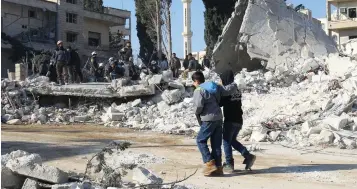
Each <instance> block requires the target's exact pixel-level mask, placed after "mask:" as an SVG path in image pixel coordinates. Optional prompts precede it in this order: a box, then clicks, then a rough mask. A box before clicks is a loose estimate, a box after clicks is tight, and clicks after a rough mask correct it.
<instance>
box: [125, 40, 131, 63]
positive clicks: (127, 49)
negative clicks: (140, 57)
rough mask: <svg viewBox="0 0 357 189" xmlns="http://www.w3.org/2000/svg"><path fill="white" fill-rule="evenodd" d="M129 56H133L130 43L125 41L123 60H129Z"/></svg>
mask: <svg viewBox="0 0 357 189" xmlns="http://www.w3.org/2000/svg"><path fill="white" fill-rule="evenodd" d="M130 57H133V49H132V48H131V43H130V42H127V43H126V47H125V54H124V61H125V62H129V59H130Z"/></svg>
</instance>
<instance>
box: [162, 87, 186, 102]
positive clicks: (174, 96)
mask: <svg viewBox="0 0 357 189" xmlns="http://www.w3.org/2000/svg"><path fill="white" fill-rule="evenodd" d="M182 95H183V93H182V91H181V90H179V89H174V90H165V91H164V92H163V93H162V94H161V98H162V99H163V100H164V101H165V102H166V103H167V104H173V103H176V102H178V101H180V100H181V99H182Z"/></svg>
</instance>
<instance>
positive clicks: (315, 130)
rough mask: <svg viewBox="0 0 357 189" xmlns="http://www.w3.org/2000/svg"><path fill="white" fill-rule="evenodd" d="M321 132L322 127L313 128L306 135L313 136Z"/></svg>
mask: <svg viewBox="0 0 357 189" xmlns="http://www.w3.org/2000/svg"><path fill="white" fill-rule="evenodd" d="M321 131H322V129H321V127H311V128H310V129H309V130H308V131H307V133H306V135H307V136H309V135H311V134H320V133H321Z"/></svg>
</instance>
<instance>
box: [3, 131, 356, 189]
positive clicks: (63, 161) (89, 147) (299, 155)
mask: <svg viewBox="0 0 357 189" xmlns="http://www.w3.org/2000/svg"><path fill="white" fill-rule="evenodd" d="M1 128H2V132H1V145H2V146H1V151H2V154H4V153H8V152H11V151H13V150H17V149H21V150H25V151H28V152H31V153H38V154H40V155H41V156H42V158H43V159H45V161H46V162H45V163H46V164H49V165H53V166H57V167H59V168H61V169H63V170H67V171H74V172H83V170H84V168H85V164H86V161H87V159H88V158H89V157H90V156H91V154H93V153H94V152H97V151H98V150H100V149H101V147H103V146H105V145H106V144H108V143H109V142H110V141H112V140H128V141H130V142H132V143H133V146H132V147H131V148H130V150H132V151H134V152H145V153H149V154H152V155H155V156H157V157H164V158H165V161H164V162H163V163H157V164H151V165H148V166H147V168H150V169H152V170H153V171H155V172H156V173H160V172H161V173H166V174H163V175H160V176H161V177H162V178H163V179H164V180H165V182H170V181H174V180H176V179H177V177H179V178H181V177H183V176H184V175H185V174H186V175H189V174H190V173H192V172H193V171H194V170H195V169H196V168H199V171H198V172H197V174H195V175H194V176H193V177H191V178H190V179H189V180H187V181H185V182H184V184H190V185H193V186H196V187H198V188H244V189H250V188H251V189H257V188H274V189H279V188H284V189H287V188H289V189H295V188H296V189H301V188H314V189H319V188H321V189H328V188H336V189H337V188H338V189H341V188H348V189H352V188H356V185H357V150H338V149H319V148H316V147H315V148H313V149H306V148H292V147H283V146H281V145H277V144H259V145H260V148H261V149H262V150H261V151H259V152H255V154H256V155H257V161H256V164H255V166H254V171H253V172H251V173H247V172H245V171H239V169H240V170H242V169H243V168H244V167H243V165H240V162H242V158H241V157H240V156H239V155H236V156H235V160H236V165H237V166H236V169H237V171H236V173H234V174H230V175H225V176H224V177H210V178H207V177H203V176H202V174H200V173H201V165H202V162H201V157H200V154H199V152H198V150H197V147H196V145H195V140H194V139H192V138H188V137H185V136H173V135H164V134H158V133H152V132H141V131H140V132H139V131H133V130H129V129H122V128H105V127H102V126H88V125H82V126H48V125H46V126H2V127H1Z"/></svg>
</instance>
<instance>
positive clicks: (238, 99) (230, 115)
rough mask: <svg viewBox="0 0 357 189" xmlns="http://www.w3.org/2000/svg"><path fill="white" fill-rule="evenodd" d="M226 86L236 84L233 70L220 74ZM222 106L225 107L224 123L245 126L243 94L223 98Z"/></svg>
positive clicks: (236, 93) (238, 92) (238, 93)
mask: <svg viewBox="0 0 357 189" xmlns="http://www.w3.org/2000/svg"><path fill="white" fill-rule="evenodd" d="M220 77H221V80H222V84H223V85H224V86H226V85H229V84H231V83H232V82H234V74H233V72H232V70H227V71H225V72H223V73H222V74H220ZM220 105H221V106H223V115H224V121H228V122H234V123H240V124H243V110H242V93H241V91H239V89H237V91H236V92H235V93H234V94H233V95H231V96H226V97H222V99H221V101H220Z"/></svg>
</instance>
